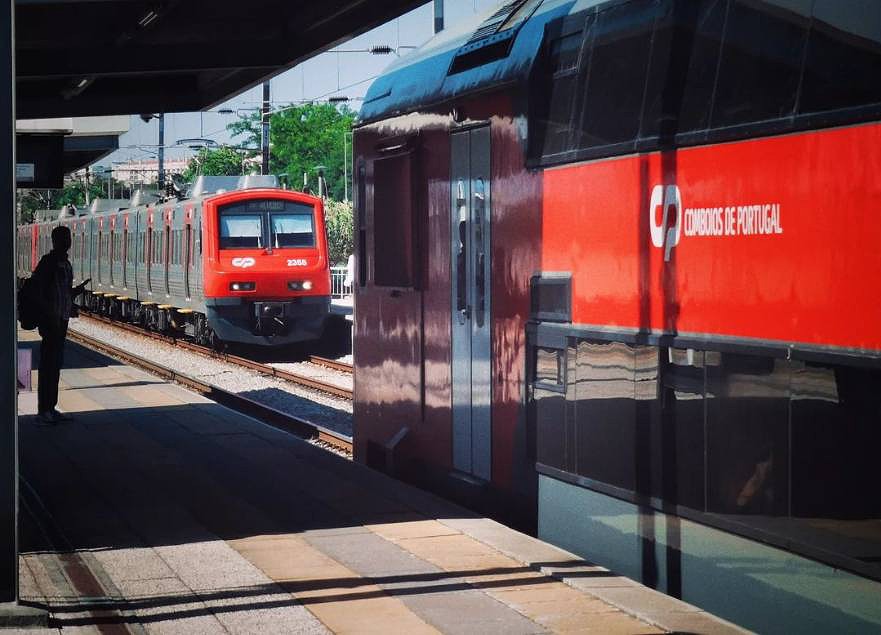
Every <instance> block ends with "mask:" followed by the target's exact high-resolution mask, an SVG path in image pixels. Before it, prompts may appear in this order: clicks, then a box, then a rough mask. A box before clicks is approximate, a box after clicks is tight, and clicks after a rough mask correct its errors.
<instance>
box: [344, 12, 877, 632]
mask: <svg viewBox="0 0 881 635" xmlns="http://www.w3.org/2000/svg"><path fill="white" fill-rule="evenodd" d="M879 73H881V6H879V5H878V4H877V3H867V2H861V1H859V0H850V1H841V0H606V1H601V0H579V1H576V2H574V1H571V0H568V1H566V0H544V1H541V0H522V1H516V2H510V3H506V4H504V5H503V6H501V7H500V8H499V9H498V10H496V11H495V12H494V13H493V14H491V15H488V16H485V17H484V18H482V19H481V21H479V22H475V23H473V24H470V25H467V26H466V27H464V28H463V29H462V30H460V31H458V32H446V33H442V34H440V35H438V36H436V37H435V38H434V39H433V40H432V41H431V42H429V43H428V44H427V45H426V46H425V47H423V49H421V50H420V51H417V52H416V53H415V54H413V55H412V56H408V57H407V58H404V59H402V60H401V61H399V62H398V63H397V64H396V65H394V66H392V67H390V68H389V70H388V71H387V72H386V73H385V74H384V75H383V76H382V77H380V78H379V79H377V80H376V81H375V82H374V84H373V86H372V87H371V89H370V91H369V93H368V95H367V97H366V99H365V102H364V106H363V108H362V111H361V117H362V119H361V122H360V124H359V126H358V127H357V129H356V131H355V153H354V161H355V175H356V193H357V197H356V218H357V227H356V253H357V262H358V272H357V276H356V278H357V280H356V288H355V298H356V311H355V342H354V350H355V372H356V378H357V381H356V383H355V393H354V399H355V402H354V413H355V414H354V416H355V456H356V459H358V460H361V461H364V462H367V463H368V464H372V465H375V466H377V467H380V468H383V469H389V470H392V469H393V470H394V471H395V472H396V473H397V474H399V475H401V476H402V477H404V478H408V479H410V480H413V481H416V482H419V483H422V484H425V485H429V486H432V487H437V488H441V489H444V490H445V491H447V492H453V493H459V494H461V495H462V496H463V497H464V498H465V499H466V500H467V501H468V502H471V503H474V504H480V505H482V506H483V507H484V509H489V510H490V511H495V512H496V513H498V514H500V515H503V516H505V517H507V518H511V517H518V518H520V519H521V520H522V521H523V522H524V524H525V525H526V526H529V525H530V524H532V526H533V527H537V531H538V533H539V535H540V536H541V537H543V538H546V539H548V540H551V541H553V542H556V543H557V544H560V545H562V546H564V547H566V548H568V549H570V550H572V551H575V552H578V553H581V554H583V555H584V556H585V557H587V558H590V559H592V560H594V561H596V562H599V563H600V564H605V565H607V566H610V567H612V568H615V569H617V570H618V571H620V572H623V573H626V574H628V575H631V576H632V577H635V578H637V579H640V580H642V581H643V582H645V583H647V584H650V585H652V586H655V587H657V588H659V589H661V590H664V591H666V592H668V593H670V594H672V595H675V596H677V597H682V598H684V599H686V600H687V601H689V602H692V603H694V604H697V605H699V606H702V607H706V608H708V609H709V610H711V611H713V612H715V613H718V614H720V615H722V616H724V617H728V618H729V619H731V620H733V621H736V622H738V623H740V624H743V625H745V626H747V627H749V628H753V629H756V630H760V631H774V630H778V631H780V630H789V631H792V630H804V631H813V630H817V629H819V630H820V631H823V630H827V631H829V630H833V629H835V630H848V629H849V630H867V629H878V628H879V627H881V609H879V607H881V604H879V603H878V602H877V598H878V597H879V593H881V584H879V580H881V502H879V501H881V499H879V497H878V496H876V495H875V493H874V491H875V483H877V480H878V479H877V467H876V466H877V449H878V448H879V447H881V302H879V301H878V298H879V296H881V274H879V271H881V248H879V245H881V224H879V223H878V222H877V220H876V218H875V216H876V211H877V210H878V209H881V179H879V177H878V175H879V174H881V123H879V119H881V83H879V82H878V80H877V78H878V76H879ZM766 572H767V575H765V573H766ZM806 588H810V592H806V591H805V589H806ZM842 606H847V607H848V608H847V609H846V610H843V609H840V607H842ZM781 607H784V610H782V611H781V610H780V609H781Z"/></svg>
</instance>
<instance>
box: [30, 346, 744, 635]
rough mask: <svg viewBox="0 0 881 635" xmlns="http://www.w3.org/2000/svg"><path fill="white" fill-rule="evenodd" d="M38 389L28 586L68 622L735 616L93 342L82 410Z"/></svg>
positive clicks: (451, 626) (701, 626) (423, 622)
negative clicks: (40, 405)
mask: <svg viewBox="0 0 881 635" xmlns="http://www.w3.org/2000/svg"><path fill="white" fill-rule="evenodd" d="M22 337H23V339H27V338H32V337H33V336H32V335H31V334H24V335H22ZM22 345H23V346H31V345H33V343H30V344H29V343H27V342H23V343H22ZM20 397H21V398H20V401H19V409H20V412H21V414H22V416H21V417H20V435H21V460H20V464H21V493H22V505H21V510H22V514H21V517H22V521H21V554H22V555H21V598H22V600H23V601H25V602H28V603H30V604H33V605H36V606H44V607H46V608H47V609H48V610H49V612H50V614H51V622H50V623H51V625H52V626H53V628H52V629H50V630H51V631H52V632H57V631H59V630H60V631H64V632H68V631H70V632H77V633H92V632H112V633H124V632H134V633H141V632H149V633H227V632H229V633H261V634H266V633H324V632H339V633H436V632H442V633H505V634H506V635H516V634H518V633H545V632H557V633H613V634H614V633H657V632H662V631H664V630H681V631H685V632H714V633H715V632H719V633H721V632H735V629H734V628H733V627H731V626H730V625H728V624H726V623H724V622H722V621H719V620H716V619H715V618H713V617H712V616H710V615H707V614H706V613H703V612H701V611H699V610H697V609H695V608H694V607H691V606H688V605H686V604H683V603H681V602H677V601H676V600H673V599H670V598H667V597H666V596H663V595H661V594H659V593H656V592H654V591H651V590H649V589H646V588H644V587H642V586H640V585H638V584H636V583H634V582H632V581H630V580H628V579H626V578H622V577H619V576H616V575H614V574H611V573H610V572H608V571H606V570H605V569H602V568H600V567H596V566H592V565H590V564H589V563H586V562H584V561H582V560H579V559H577V558H576V557H575V556H572V555H571V554H568V553H566V552H564V551H562V550H559V549H556V548H554V547H552V546H550V545H547V544H545V543H542V542H540V541H538V540H535V539H533V538H530V537H528V536H525V535H523V534H520V533H518V532H516V531H513V530H511V529H509V528H507V527H504V526H502V525H500V524H498V523H495V522H493V521H491V520H488V519H486V518H482V517H480V516H476V515H474V514H471V513H469V512H467V511H465V510H463V509H462V508H460V507H457V506H455V505H453V504H450V503H447V502H445V501H443V500H440V499H438V498H436V497H434V496H431V495H429V494H426V493H424V492H422V491H419V490H417V489H414V488H412V487H409V486H407V485H405V484H403V483H400V482H397V481H394V480H392V479H389V478H387V477H385V476H384V475H382V474H379V473H376V472H373V471H371V470H368V469H367V468H365V467H364V466H362V465H359V464H355V463H353V462H351V461H348V460H346V459H343V458H341V457H338V456H335V455H333V454H330V453H328V452H326V451H324V450H322V449H320V448H317V447H315V446H313V445H310V444H308V443H306V442H303V441H301V440H299V439H296V438H294V437H292V436H290V435H288V434H285V433H283V432H279V431H277V430H274V429H272V428H270V427H267V426H264V425H262V424H260V423H259V422H256V421H254V420H253V419H250V418H248V417H245V416H242V415H239V414H237V413H235V412H232V411H230V410H228V409H226V408H224V407H222V406H219V405H217V404H215V403H213V402H211V401H208V400H207V399H204V398H202V397H201V396H198V395H196V394H193V393H191V392H189V391H187V390H184V389H182V388H180V387H178V386H175V385H171V384H168V383H165V382H163V381H161V380H159V379H157V378H155V377H153V376H151V375H149V374H146V373H144V372H141V371H139V370H136V369H134V368H131V367H128V366H125V365H122V364H119V363H117V362H114V361H112V360H109V359H108V358H106V357H103V356H101V355H98V354H96V353H93V352H91V351H87V350H86V349H83V348H82V347H79V346H77V345H75V344H71V343H68V345H67V364H66V368H65V370H64V371H62V392H61V397H60V405H61V407H62V409H64V410H65V411H67V412H69V413H72V414H73V415H74V416H75V417H76V418H75V421H74V422H72V423H68V424H62V425H58V426H52V427H39V426H37V425H36V424H35V418H34V417H33V416H30V414H29V413H32V412H33V408H34V405H35V395H33V394H27V393H25V394H22V395H21V396H20ZM635 615H638V616H639V617H635ZM27 632H29V633H34V632H40V631H34V630H31V631H27Z"/></svg>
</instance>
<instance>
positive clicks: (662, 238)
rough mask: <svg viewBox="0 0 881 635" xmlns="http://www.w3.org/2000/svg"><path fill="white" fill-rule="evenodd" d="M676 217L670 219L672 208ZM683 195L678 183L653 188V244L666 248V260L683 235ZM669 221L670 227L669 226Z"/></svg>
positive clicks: (650, 223) (650, 206) (651, 206)
mask: <svg viewBox="0 0 881 635" xmlns="http://www.w3.org/2000/svg"><path fill="white" fill-rule="evenodd" d="M659 206H663V207H662V214H661V224H660V225H659V224H658V221H657V219H658V215H657V213H656V212H657V210H658V207H659ZM671 207H672V208H673V214H674V217H673V218H672V219H670V208H671ZM681 221H682V195H681V194H680V193H679V187H678V186H676V185H668V186H666V187H665V186H663V185H656V186H655V187H654V188H653V189H652V198H651V200H650V201H649V229H650V230H651V233H652V244H653V245H654V246H655V247H658V248H663V249H664V262H667V261H669V260H670V252H671V251H673V247H675V246H676V245H678V244H679V238H680V237H681V236H682V222H681ZM668 223H669V227H668Z"/></svg>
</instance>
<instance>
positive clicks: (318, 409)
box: [70, 319, 352, 436]
mask: <svg viewBox="0 0 881 635" xmlns="http://www.w3.org/2000/svg"><path fill="white" fill-rule="evenodd" d="M70 330H72V331H76V332H79V333H82V334H83V335H88V336H89V337H93V338H95V339H97V340H100V341H102V342H104V343H106V344H111V345H113V346H116V347H119V348H122V349H125V350H126V351H128V352H130V353H132V354H133V355H137V356H139V357H143V358H144V359H147V360H149V361H151V362H155V363H157V364H161V365H162V366H165V367H167V368H171V369H173V370H175V371H178V372H180V373H182V374H184V375H189V376H190V377H194V378H197V379H200V380H202V381H205V382H208V383H210V384H211V385H213V386H217V387H218V388H221V389H223V390H226V391H228V392H232V393H236V394H239V395H242V396H244V397H247V398H249V399H252V400H254V401H257V402H259V403H261V404H264V405H266V406H269V407H271V408H275V409H276V410H280V411H282V412H286V413H289V414H291V415H294V416H296V417H300V418H302V419H306V420H308V421H311V422H312V423H315V424H318V425H321V426H324V427H326V428H328V429H330V430H333V431H334V432H339V433H342V434H346V435H349V436H351V435H352V403H351V402H350V401H347V400H345V399H340V398H338V397H332V396H330V395H326V394H324V393H321V392H318V391H313V390H309V389H306V388H300V387H299V386H296V385H294V384H292V383H290V382H286V381H283V380H280V379H275V378H272V377H267V376H265V375H260V374H258V373H256V372H253V371H249V370H247V369H245V368H242V367H240V366H235V365H233V364H229V363H226V362H223V361H220V360H215V359H211V358H208V357H205V356H202V355H198V354H196V353H191V352H189V351H186V350H183V349H180V348H177V347H175V346H172V345H171V344H166V343H164V342H160V341H157V340H153V339H150V338H147V337H143V336H139V335H137V334H134V333H129V332H127V331H124V330H122V329H118V328H114V327H112V326H109V325H106V324H102V323H99V322H92V321H89V320H85V319H72V320H71V321H70ZM273 365H278V366H283V367H284V368H285V369H287V370H291V371H292V372H296V373H298V374H301V375H306V376H309V377H315V378H316V379H321V380H322V381H325V380H326V381H329V382H332V383H334V384H338V385H340V386H343V387H348V388H349V389H351V387H352V380H351V376H348V377H346V374H345V373H340V372H338V371H333V370H330V369H327V368H324V367H320V366H316V365H315V364H309V363H289V364H288V363H286V364H273ZM331 376H332V379H331ZM346 381H348V385H346Z"/></svg>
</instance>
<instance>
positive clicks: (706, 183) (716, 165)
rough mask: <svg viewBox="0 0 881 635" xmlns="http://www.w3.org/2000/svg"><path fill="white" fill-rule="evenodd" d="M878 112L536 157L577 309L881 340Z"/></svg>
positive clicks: (546, 214)
mask: <svg viewBox="0 0 881 635" xmlns="http://www.w3.org/2000/svg"><path fill="white" fill-rule="evenodd" d="M879 171H881V125H879V124H867V125H859V126H852V127H847V128H837V129H829V130H825V131H819V132H806V133H800V134H793V135H787V136H779V137H771V138H762V139H755V140H749V141H742V142H737V143H728V144H722V145H716V146H704V147H696V148H689V149H684V150H680V151H678V152H673V153H653V154H650V155H643V156H639V157H623V158H618V159H611V160H603V161H595V162H590V163H582V164H575V165H568V166H564V167H560V168H555V169H549V170H547V171H545V172H544V188H545V197H544V201H543V229H542V231H543V233H544V246H543V254H542V269H543V270H545V271H572V274H573V278H572V289H573V295H574V297H573V302H572V320H573V322H575V323H580V324H587V325H605V326H616V327H627V328H635V329H641V330H644V331H647V330H652V331H657V332H664V333H672V334H679V335H687V334H696V335H701V336H704V335H706V336H727V337H736V338H749V339H751V340H761V341H772V342H780V343H786V342H790V343H792V342H794V343H800V344H807V345H814V346H821V347H835V348H837V349H844V350H846V351H853V352H857V353H860V352H862V353H868V354H872V355H878V354H879V353H881V331H879V330H878V328H877V326H878V324H881V304H879V302H878V300H877V299H878V296H879V294H881V283H879V278H878V276H877V275H876V274H877V272H878V271H879V270H881V251H879V249H878V245H879V244H881V225H879V224H878V223H877V222H875V218H874V216H873V215H872V214H871V213H867V210H877V209H881V181H879V179H878V178H877V175H878V173H879Z"/></svg>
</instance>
